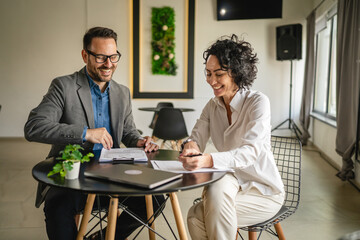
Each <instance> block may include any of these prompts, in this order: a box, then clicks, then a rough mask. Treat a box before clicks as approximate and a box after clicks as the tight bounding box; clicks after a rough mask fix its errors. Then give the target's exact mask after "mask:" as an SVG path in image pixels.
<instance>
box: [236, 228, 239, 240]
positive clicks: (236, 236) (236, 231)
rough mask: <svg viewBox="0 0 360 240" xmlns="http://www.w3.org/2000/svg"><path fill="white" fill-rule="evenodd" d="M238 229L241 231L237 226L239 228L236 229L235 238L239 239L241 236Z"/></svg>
mask: <svg viewBox="0 0 360 240" xmlns="http://www.w3.org/2000/svg"><path fill="white" fill-rule="evenodd" d="M238 231H239V228H237V229H236V236H235V240H237V239H238V236H239V234H238Z"/></svg>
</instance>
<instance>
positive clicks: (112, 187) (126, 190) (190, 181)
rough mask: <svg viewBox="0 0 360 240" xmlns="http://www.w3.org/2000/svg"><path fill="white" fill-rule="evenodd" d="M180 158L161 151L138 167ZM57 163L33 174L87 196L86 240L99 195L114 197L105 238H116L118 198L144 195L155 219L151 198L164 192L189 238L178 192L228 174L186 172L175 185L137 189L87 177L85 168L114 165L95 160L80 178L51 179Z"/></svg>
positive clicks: (83, 223)
mask: <svg viewBox="0 0 360 240" xmlns="http://www.w3.org/2000/svg"><path fill="white" fill-rule="evenodd" d="M178 155H179V153H178V152H177V151H174V150H165V149H160V150H159V151H157V152H152V153H147V156H148V162H147V163H139V164H136V165H139V166H140V165H141V166H143V167H152V166H151V163H150V160H164V161H166V160H175V159H177V157H178ZM54 163H55V160H54V159H52V158H51V159H47V160H44V161H42V162H40V163H38V164H36V165H35V166H34V168H33V169H32V175H33V177H34V178H35V179H36V180H37V181H39V182H42V183H44V184H47V185H50V186H52V187H59V188H67V189H73V190H76V191H81V192H84V193H88V200H87V203H86V206H85V210H84V215H83V218H82V221H81V225H80V229H79V233H78V237H77V239H83V236H84V234H85V232H86V228H87V222H88V220H89V218H90V215H91V210H92V206H93V203H94V199H95V195H96V194H105V195H111V196H114V197H113V198H111V200H110V205H109V217H108V218H109V219H108V228H107V232H106V239H113V238H114V235H115V226H116V218H117V217H116V216H117V206H118V198H117V196H130V195H132V196H134V195H138V196H139V195H141V196H145V199H146V202H147V203H146V206H147V207H148V208H151V211H150V212H148V216H152V197H151V196H152V195H154V194H163V193H166V194H169V195H170V200H171V204H172V208H173V212H174V217H175V221H176V225H177V228H178V232H179V236H180V239H187V235H186V230H185V225H184V222H183V218H182V215H181V210H180V206H179V202H178V199H177V196H176V192H178V191H184V190H189V189H193V188H198V187H202V186H205V185H208V184H210V183H212V182H215V181H217V180H219V179H220V178H222V177H223V176H224V175H225V172H206V173H185V174H183V177H182V178H181V179H178V180H175V181H173V182H170V183H168V184H165V185H162V186H160V187H157V188H154V189H145V188H139V187H135V186H134V187H133V186H129V185H124V184H119V183H113V182H109V181H103V180H97V179H93V178H87V177H84V170H85V169H86V168H97V167H101V166H102V165H104V164H111V163H98V160H97V159H93V160H92V161H91V162H90V163H84V164H82V165H81V170H80V176H79V178H78V179H74V180H67V179H64V178H61V177H60V176H56V177H51V178H48V177H47V173H48V172H49V171H50V170H51V169H52V167H53V165H54ZM149 234H150V239H155V235H153V232H151V233H149Z"/></svg>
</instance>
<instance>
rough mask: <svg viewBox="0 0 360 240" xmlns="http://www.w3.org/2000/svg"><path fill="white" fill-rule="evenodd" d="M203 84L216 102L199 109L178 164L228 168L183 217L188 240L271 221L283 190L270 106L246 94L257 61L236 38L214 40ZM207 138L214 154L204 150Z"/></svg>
mask: <svg viewBox="0 0 360 240" xmlns="http://www.w3.org/2000/svg"><path fill="white" fill-rule="evenodd" d="M203 57H204V60H205V75H206V81H207V83H208V84H209V85H210V87H211V88H212V89H213V92H214V95H215V97H214V98H212V99H211V100H210V101H209V102H208V103H207V104H206V106H205V107H204V109H203V111H202V114H201V116H200V119H198V120H197V122H196V124H195V127H194V128H193V130H192V133H191V136H190V137H189V139H187V140H186V141H185V142H184V144H183V151H182V153H181V154H180V156H179V160H180V161H181V162H182V163H183V166H184V168H185V169H187V170H195V169H198V168H202V167H211V168H231V169H233V170H234V172H231V173H227V174H226V175H225V176H224V177H223V178H222V179H220V180H219V181H217V182H215V183H213V184H211V185H209V186H207V187H205V188H204V190H203V194H202V199H203V201H201V202H199V203H197V204H195V205H193V206H192V207H191V208H190V210H189V213H188V229H189V232H190V235H191V237H192V239H196V240H199V239H235V236H236V229H237V227H244V226H249V225H253V224H256V223H260V222H263V221H265V220H267V219H269V218H271V217H273V216H274V215H275V214H276V213H277V212H278V211H279V210H280V208H281V206H282V203H283V201H284V186H283V183H282V181H281V177H280V174H279V172H278V169H277V167H276V164H275V161H274V157H273V154H272V152H271V145H270V137H271V126H270V103H269V99H268V98H267V97H266V96H265V95H264V94H262V93H261V92H258V91H253V90H250V86H251V85H252V83H253V82H254V80H255V79H256V73H257V68H256V63H257V62H258V58H257V56H256V54H255V53H254V52H253V49H252V47H251V45H250V43H248V42H245V41H243V40H239V39H238V37H237V36H236V35H234V34H233V35H232V36H231V37H223V38H221V39H219V40H217V41H216V42H215V43H214V44H213V45H212V46H210V47H209V48H208V49H207V50H206V51H205V52H204V54H203ZM209 138H211V140H212V142H213V143H214V146H215V147H216V149H217V151H218V152H215V153H210V154H201V155H200V156H193V157H191V156H192V155H197V154H200V153H202V152H203V151H204V149H205V146H206V143H207V141H208V140H209Z"/></svg>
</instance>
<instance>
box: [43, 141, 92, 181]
mask: <svg viewBox="0 0 360 240" xmlns="http://www.w3.org/2000/svg"><path fill="white" fill-rule="evenodd" d="M80 150H84V148H82V147H81V146H80V145H78V144H69V145H67V146H66V147H65V149H64V150H63V151H60V154H61V157H58V158H56V160H58V161H59V162H57V163H56V164H55V165H54V167H53V169H52V170H51V171H50V172H49V173H48V175H47V176H48V177H50V176H52V175H54V174H57V173H60V176H61V177H65V175H66V172H67V171H70V170H71V169H73V167H72V165H73V164H74V162H75V161H80V162H81V163H84V162H89V161H90V157H93V156H94V154H93V153H88V154H86V155H85V156H83V155H82V153H81V152H80Z"/></svg>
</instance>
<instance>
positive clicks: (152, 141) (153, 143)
mask: <svg viewBox="0 0 360 240" xmlns="http://www.w3.org/2000/svg"><path fill="white" fill-rule="evenodd" d="M139 139H141V140H145V138H143V137H140V138H139ZM150 143H152V144H155V145H157V144H156V143H155V142H153V141H150Z"/></svg>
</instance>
